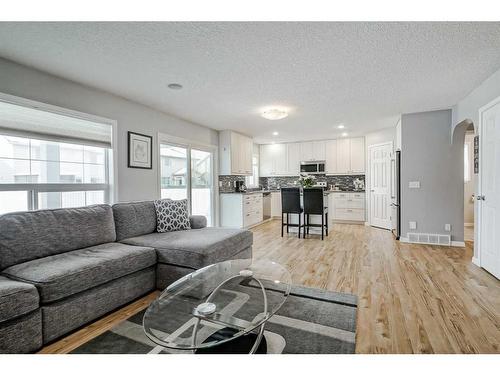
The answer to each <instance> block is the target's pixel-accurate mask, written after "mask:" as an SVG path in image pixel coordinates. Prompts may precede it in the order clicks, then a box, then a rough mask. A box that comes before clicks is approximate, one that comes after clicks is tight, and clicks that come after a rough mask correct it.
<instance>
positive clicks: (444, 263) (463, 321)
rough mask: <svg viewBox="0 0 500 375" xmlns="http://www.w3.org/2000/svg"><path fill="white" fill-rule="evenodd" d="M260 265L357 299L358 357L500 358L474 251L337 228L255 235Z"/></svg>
mask: <svg viewBox="0 0 500 375" xmlns="http://www.w3.org/2000/svg"><path fill="white" fill-rule="evenodd" d="M252 231H253V232H254V258H256V259H261V258H266V259H270V260H274V261H277V262H279V263H281V264H283V265H285V266H287V267H288V268H289V269H290V272H291V274H292V279H293V282H294V283H295V284H302V285H306V286H309V287H315V288H324V289H328V290H333V291H338V292H344V293H352V294H356V295H357V296H358V298H359V301H358V303H359V306H358V307H359V308H358V321H357V333H356V352H357V353H500V281H498V280H497V279H496V278H494V277H493V276H492V275H490V274H488V273H487V272H486V271H484V270H482V269H480V268H478V267H476V266H475V265H473V264H472V263H471V258H472V243H471V242H467V247H466V248H465V249H464V248H458V247H441V246H425V245H413V244H403V243H399V242H398V241H394V240H393V238H392V234H391V233H390V232H389V231H385V230H381V229H376V228H371V227H366V226H362V225H348V224H337V225H334V226H333V228H331V229H330V233H329V236H328V237H325V240H324V241H321V240H320V239H319V236H314V237H311V238H308V239H298V238H297V237H296V236H295V235H292V234H290V235H289V236H288V237H284V238H281V237H280V226H279V222H278V221H271V222H267V223H265V224H262V225H260V226H257V227H255V228H253V229H252ZM157 295H158V292H154V293H152V294H150V295H148V296H146V297H144V298H143V299H141V300H139V301H136V302H135V303H133V304H131V305H129V306H126V307H125V308H123V309H121V310H119V311H117V312H114V313H112V314H110V315H108V316H106V317H104V318H102V319H100V320H98V321H96V322H95V323H93V324H91V325H89V326H87V327H85V328H83V329H81V330H80V331H77V332H76V333H74V334H72V335H70V336H68V337H66V338H63V339H62V340H60V341H58V342H56V343H54V344H52V345H50V346H48V347H46V348H44V349H43V350H42V351H41V352H42V353H66V352H69V351H71V350H73V349H74V348H76V347H78V346H79V345H81V344H82V343H84V342H86V341H88V340H90V339H92V338H93V337H95V336H97V335H99V334H100V333H102V332H104V331H105V330H107V329H109V328H110V327H112V326H114V325H116V324H118V323H120V322H121V321H123V320H125V319H127V318H128V317H129V316H131V315H133V314H135V313H136V312H138V311H140V310H142V309H143V308H144V307H145V306H147V305H148V304H149V303H150V302H151V301H152V299H153V298H155V297H156V296H157Z"/></svg>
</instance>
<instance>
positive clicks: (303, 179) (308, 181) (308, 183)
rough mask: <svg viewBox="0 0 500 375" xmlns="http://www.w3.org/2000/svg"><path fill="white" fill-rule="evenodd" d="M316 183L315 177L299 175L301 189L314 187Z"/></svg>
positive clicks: (305, 174)
mask: <svg viewBox="0 0 500 375" xmlns="http://www.w3.org/2000/svg"><path fill="white" fill-rule="evenodd" d="M315 182H316V177H315V176H311V175H308V174H307V173H301V174H300V177H299V183H300V184H301V185H302V187H303V188H310V187H313V186H314V183H315Z"/></svg>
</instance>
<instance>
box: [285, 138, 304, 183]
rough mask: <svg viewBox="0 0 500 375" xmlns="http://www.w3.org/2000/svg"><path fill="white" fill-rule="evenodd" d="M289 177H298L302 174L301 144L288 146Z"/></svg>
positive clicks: (289, 144)
mask: <svg viewBox="0 0 500 375" xmlns="http://www.w3.org/2000/svg"><path fill="white" fill-rule="evenodd" d="M287 158H288V171H287V172H288V173H287V175H288V176H298V175H299V174H300V162H301V160H300V143H288V144H287Z"/></svg>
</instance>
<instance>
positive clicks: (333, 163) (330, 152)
mask: <svg viewBox="0 0 500 375" xmlns="http://www.w3.org/2000/svg"><path fill="white" fill-rule="evenodd" d="M325 162H326V165H325V170H326V173H338V170H337V140H336V139H332V140H330V141H326V145H325Z"/></svg>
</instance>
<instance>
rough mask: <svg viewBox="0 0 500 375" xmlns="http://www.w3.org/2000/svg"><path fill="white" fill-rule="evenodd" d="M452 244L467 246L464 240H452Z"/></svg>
mask: <svg viewBox="0 0 500 375" xmlns="http://www.w3.org/2000/svg"><path fill="white" fill-rule="evenodd" d="M451 246H455V247H465V242H464V241H451Z"/></svg>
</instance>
